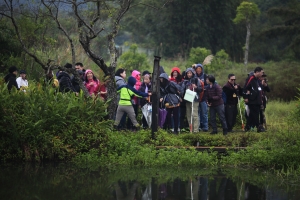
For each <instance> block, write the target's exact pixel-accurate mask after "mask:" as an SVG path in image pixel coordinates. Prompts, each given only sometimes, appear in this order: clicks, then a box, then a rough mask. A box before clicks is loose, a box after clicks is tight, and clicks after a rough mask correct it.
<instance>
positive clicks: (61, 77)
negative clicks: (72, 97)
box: [56, 71, 78, 94]
mask: <svg viewBox="0 0 300 200" xmlns="http://www.w3.org/2000/svg"><path fill="white" fill-rule="evenodd" d="M56 76H57V79H58V81H59V91H60V92H63V93H65V92H75V93H76V94H78V93H77V92H76V90H75V88H74V87H73V85H72V81H71V77H70V76H69V74H68V73H67V72H65V71H58V73H57V74H56Z"/></svg>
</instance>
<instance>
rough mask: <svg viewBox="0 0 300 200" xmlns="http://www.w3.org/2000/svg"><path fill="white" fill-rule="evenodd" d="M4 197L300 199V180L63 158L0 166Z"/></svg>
mask: <svg viewBox="0 0 300 200" xmlns="http://www.w3.org/2000/svg"><path fill="white" fill-rule="evenodd" d="M0 170H1V172H0V184H1V185H0V198H1V199H5V200H6V199H55V200H59V199H100V200H114V199H117V200H162V199H165V200H168V199H170V200H171V199H172V200H175V199H176V200H177V199H178V200H181V199H182V200H185V199H194V200H221V199H224V200H227V199H229V200H231V199H233V200H235V199H237V200H296V199H297V200H298V199H300V193H299V191H300V185H299V182H298V180H291V179H288V180H287V179H282V178H279V177H276V176H274V175H273V174H271V173H268V172H259V171H251V170H245V169H190V168H188V169H187V168H175V169H154V168H152V169H124V168H119V169H114V170H111V171H107V170H94V171H91V170H86V169H85V170H83V169H79V168H76V167H73V166H67V165H64V164H47V165H45V164H44V165H5V166H3V165H2V166H0Z"/></svg>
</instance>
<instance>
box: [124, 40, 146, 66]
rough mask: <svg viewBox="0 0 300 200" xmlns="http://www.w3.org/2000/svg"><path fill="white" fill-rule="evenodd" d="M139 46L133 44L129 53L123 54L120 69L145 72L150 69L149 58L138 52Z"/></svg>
mask: <svg viewBox="0 0 300 200" xmlns="http://www.w3.org/2000/svg"><path fill="white" fill-rule="evenodd" d="M137 48H138V46H137V44H132V45H130V47H129V51H127V52H125V53H123V54H122V55H121V57H120V61H119V67H121V68H124V69H127V70H131V71H133V70H138V71H141V70H145V69H149V67H150V66H149V64H148V62H147V56H146V54H143V53H138V52H137Z"/></svg>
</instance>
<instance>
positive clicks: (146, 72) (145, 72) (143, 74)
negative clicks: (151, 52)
mask: <svg viewBox="0 0 300 200" xmlns="http://www.w3.org/2000/svg"><path fill="white" fill-rule="evenodd" d="M146 74H149V75H150V74H151V73H150V72H149V71H148V70H145V71H143V73H142V76H145V75H146Z"/></svg>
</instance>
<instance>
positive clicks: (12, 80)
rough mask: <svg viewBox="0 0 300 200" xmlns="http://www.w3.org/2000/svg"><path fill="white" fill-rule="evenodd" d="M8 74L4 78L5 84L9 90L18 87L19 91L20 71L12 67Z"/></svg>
mask: <svg viewBox="0 0 300 200" xmlns="http://www.w3.org/2000/svg"><path fill="white" fill-rule="evenodd" d="M8 72H9V73H8V74H7V75H6V76H5V77H4V80H5V83H7V89H8V90H9V91H10V90H11V89H12V87H13V86H15V87H16V89H17V90H19V89H20V88H19V86H18V83H17V81H16V78H17V74H18V69H17V67H16V66H11V67H10V68H9V69H8Z"/></svg>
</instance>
